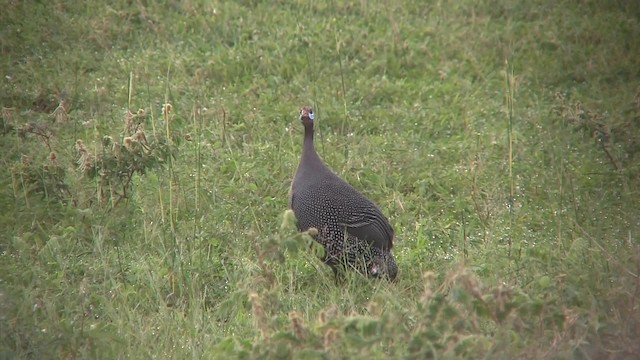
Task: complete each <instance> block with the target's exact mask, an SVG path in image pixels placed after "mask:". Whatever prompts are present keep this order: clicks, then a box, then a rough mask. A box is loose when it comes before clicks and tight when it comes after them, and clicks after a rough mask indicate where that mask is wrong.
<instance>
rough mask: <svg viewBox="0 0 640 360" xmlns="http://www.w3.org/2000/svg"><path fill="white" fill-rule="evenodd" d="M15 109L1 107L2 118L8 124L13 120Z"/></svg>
mask: <svg viewBox="0 0 640 360" xmlns="http://www.w3.org/2000/svg"><path fill="white" fill-rule="evenodd" d="M15 111H16V108H12V107H11V108H8V107H4V106H3V107H2V118H3V119H4V120H5V121H7V122H9V121H11V120H13V114H14V113H15Z"/></svg>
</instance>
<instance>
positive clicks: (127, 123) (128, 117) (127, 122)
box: [124, 110, 134, 132]
mask: <svg viewBox="0 0 640 360" xmlns="http://www.w3.org/2000/svg"><path fill="white" fill-rule="evenodd" d="M133 118H134V115H133V113H132V112H131V110H127V112H125V113H124V128H125V130H126V131H127V132H129V131H131V126H132V125H133Z"/></svg>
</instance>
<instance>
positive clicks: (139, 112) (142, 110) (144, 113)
mask: <svg viewBox="0 0 640 360" xmlns="http://www.w3.org/2000/svg"><path fill="white" fill-rule="evenodd" d="M136 116H138V117H145V116H147V113H146V112H145V111H144V109H138V113H137V114H136Z"/></svg>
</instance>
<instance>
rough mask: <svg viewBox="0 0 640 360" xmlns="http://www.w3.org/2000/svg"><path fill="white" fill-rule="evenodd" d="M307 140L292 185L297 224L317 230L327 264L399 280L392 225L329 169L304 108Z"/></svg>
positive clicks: (302, 116) (291, 204) (309, 113)
mask: <svg viewBox="0 0 640 360" xmlns="http://www.w3.org/2000/svg"><path fill="white" fill-rule="evenodd" d="M300 120H301V121H302V123H303V125H304V142H303V148H302V156H301V158H300V164H299V165H298V169H297V171H296V174H295V176H294V178H293V182H292V184H291V192H290V194H289V207H290V208H291V209H292V210H293V212H294V214H295V216H296V219H297V220H298V228H299V229H300V230H301V231H306V230H307V229H309V228H316V229H317V230H318V233H317V235H315V240H316V241H318V242H319V243H320V244H322V245H323V246H324V248H325V259H324V261H325V263H327V264H328V265H329V266H331V267H332V268H333V269H334V271H337V268H338V267H339V266H340V265H341V264H345V265H347V266H350V267H354V268H356V269H359V270H361V271H363V272H365V273H367V274H368V275H371V276H376V277H377V276H382V277H387V278H389V279H391V280H393V279H395V277H396V275H397V272H398V268H397V266H396V263H395V259H394V258H393V255H392V253H391V248H392V247H393V237H394V232H393V228H392V227H391V225H390V224H389V221H388V220H387V218H386V217H385V216H384V215H383V214H382V212H381V211H380V209H379V208H378V207H377V206H376V205H375V204H374V203H373V202H371V201H370V200H369V199H367V198H366V197H364V196H363V195H362V194H361V193H359V192H358V191H357V190H356V189H355V188H354V187H353V186H351V185H349V184H348V183H346V182H345V181H344V180H342V179H341V178H340V177H338V176H337V175H336V174H335V173H334V172H333V171H331V169H329V168H328V167H327V166H326V165H325V164H324V162H323V161H322V160H321V159H320V157H319V156H318V154H317V152H316V151H315V147H314V145H313V122H314V114H313V110H312V109H311V108H309V107H303V108H302V109H301V110H300Z"/></svg>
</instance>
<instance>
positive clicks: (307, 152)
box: [302, 123, 318, 158]
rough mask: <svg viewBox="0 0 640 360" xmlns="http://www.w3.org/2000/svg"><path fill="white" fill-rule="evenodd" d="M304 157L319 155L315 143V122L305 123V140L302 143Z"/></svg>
mask: <svg viewBox="0 0 640 360" xmlns="http://www.w3.org/2000/svg"><path fill="white" fill-rule="evenodd" d="M302 157H316V158H317V157H318V154H317V153H316V149H315V146H314V145H313V124H308V123H306V124H304V142H303V143H302Z"/></svg>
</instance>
